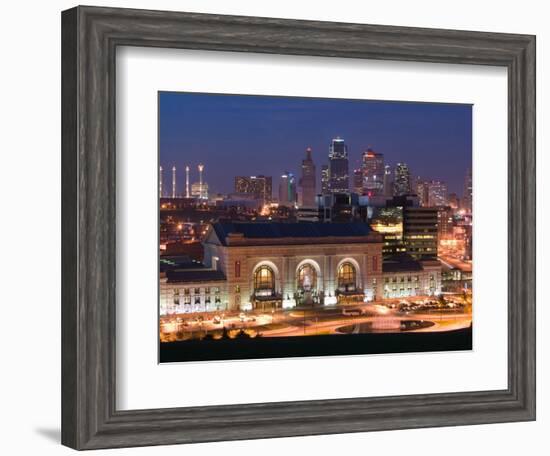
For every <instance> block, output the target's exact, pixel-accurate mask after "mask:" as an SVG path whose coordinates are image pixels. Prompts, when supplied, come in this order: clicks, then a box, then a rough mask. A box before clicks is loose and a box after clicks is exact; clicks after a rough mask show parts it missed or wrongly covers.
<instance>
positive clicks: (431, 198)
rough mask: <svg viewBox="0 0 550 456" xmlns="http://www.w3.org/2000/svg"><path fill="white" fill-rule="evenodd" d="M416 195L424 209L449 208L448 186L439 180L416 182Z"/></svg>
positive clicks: (419, 180) (420, 180)
mask: <svg viewBox="0 0 550 456" xmlns="http://www.w3.org/2000/svg"><path fill="white" fill-rule="evenodd" d="M416 194H417V195H418V199H419V201H420V206H422V207H436V206H447V205H448V199H447V184H446V183H445V182H442V181H439V180H422V179H420V178H418V180H417V181H416Z"/></svg>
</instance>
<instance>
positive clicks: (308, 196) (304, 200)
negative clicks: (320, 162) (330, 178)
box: [300, 147, 317, 207]
mask: <svg viewBox="0 0 550 456" xmlns="http://www.w3.org/2000/svg"><path fill="white" fill-rule="evenodd" d="M316 186H317V182H316V179H315V163H313V160H312V158H311V147H308V148H307V149H306V158H305V159H303V160H302V177H301V178H300V195H301V204H300V206H302V207H314V206H315V194H316V193H317V192H316Z"/></svg>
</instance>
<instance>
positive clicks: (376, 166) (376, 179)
mask: <svg viewBox="0 0 550 456" xmlns="http://www.w3.org/2000/svg"><path fill="white" fill-rule="evenodd" d="M361 167H362V169H363V189H364V191H365V192H366V193H367V194H368V195H370V196H381V195H383V193H384V154H379V153H377V152H375V151H374V150H372V149H371V148H370V147H369V148H368V149H367V150H366V151H365V152H363V157H362V163H361Z"/></svg>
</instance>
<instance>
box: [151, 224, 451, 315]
mask: <svg viewBox="0 0 550 456" xmlns="http://www.w3.org/2000/svg"><path fill="white" fill-rule="evenodd" d="M382 245H383V240H382V238H381V235H380V234H378V233H376V232H374V231H372V230H371V229H370V228H369V226H368V224H365V223H247V222H227V223H226V222H217V223H214V224H212V225H211V226H210V227H209V229H208V233H207V235H206V237H205V240H204V242H203V246H204V260H203V262H202V264H201V263H196V262H195V263H191V264H187V265H182V266H180V267H173V268H168V269H166V270H165V271H164V272H161V276H160V313H161V315H166V314H173V313H187V312H204V311H216V310H231V311H238V310H253V309H258V310H265V311H269V310H274V309H279V308H292V307H296V306H310V307H311V306H333V305H339V304H351V303H359V302H369V301H374V300H383V299H388V298H398V297H405V296H421V295H436V294H439V293H440V292H441V265H440V264H439V262H437V261H431V262H421V261H416V260H414V259H412V258H411V257H409V256H407V255H401V256H396V257H394V258H389V259H386V260H383V256H382Z"/></svg>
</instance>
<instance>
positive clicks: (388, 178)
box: [383, 165, 393, 198]
mask: <svg viewBox="0 0 550 456" xmlns="http://www.w3.org/2000/svg"><path fill="white" fill-rule="evenodd" d="M383 185H384V196H385V197H387V198H391V197H392V196H393V178H392V171H391V167H390V165H386V166H384V183H383Z"/></svg>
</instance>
